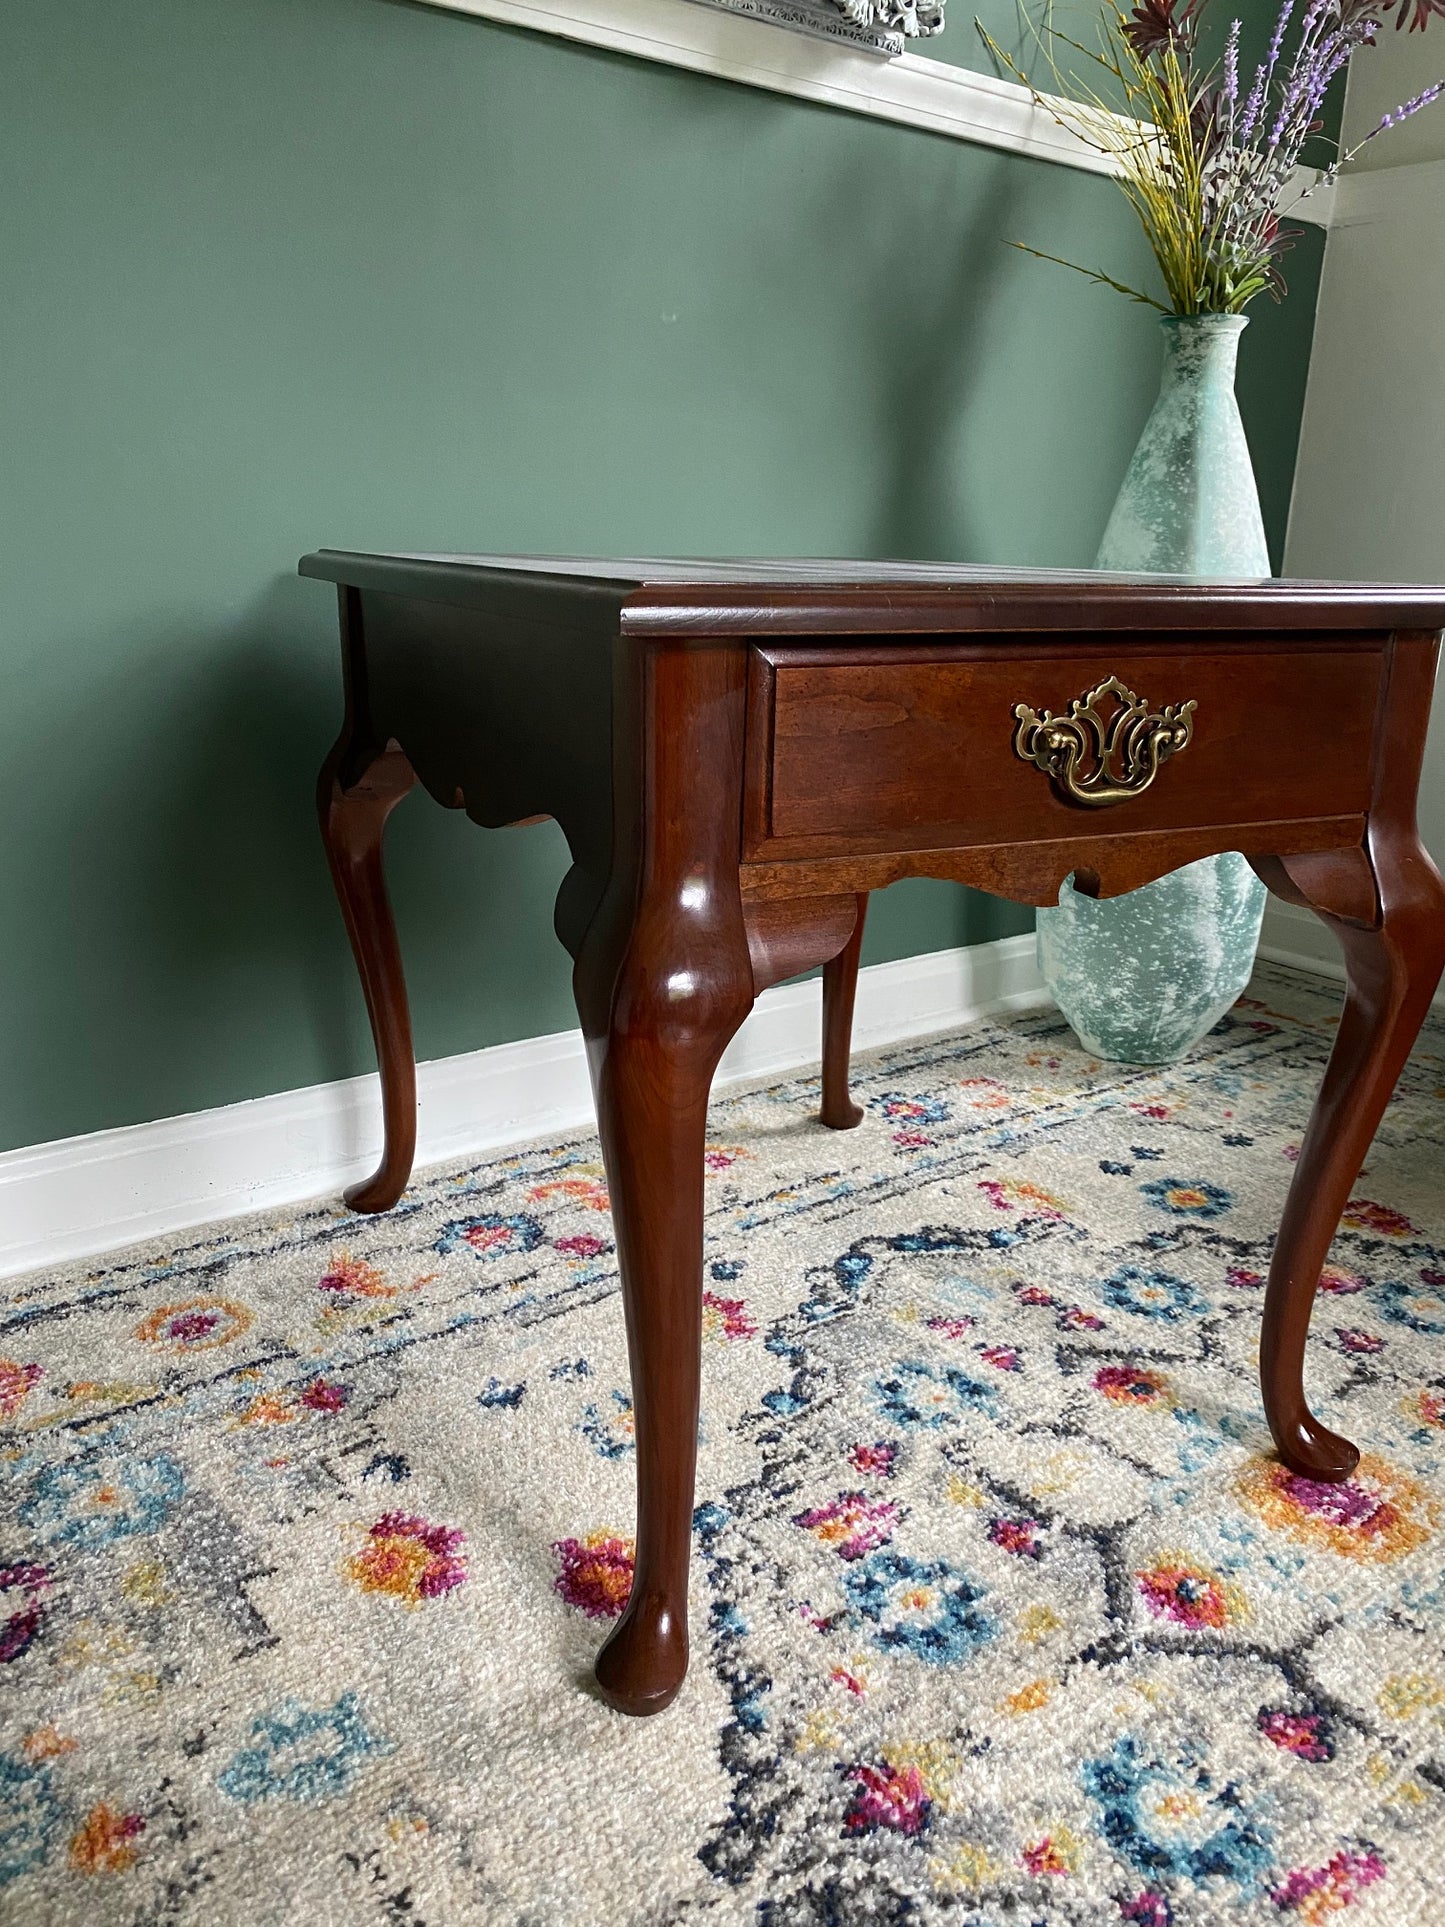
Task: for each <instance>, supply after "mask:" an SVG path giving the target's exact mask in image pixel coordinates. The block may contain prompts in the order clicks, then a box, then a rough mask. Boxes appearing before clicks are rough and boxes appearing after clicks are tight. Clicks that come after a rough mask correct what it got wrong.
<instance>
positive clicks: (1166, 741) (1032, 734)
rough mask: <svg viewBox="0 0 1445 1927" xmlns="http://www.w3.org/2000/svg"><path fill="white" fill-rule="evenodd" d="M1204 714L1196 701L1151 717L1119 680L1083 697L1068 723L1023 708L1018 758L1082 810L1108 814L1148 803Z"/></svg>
mask: <svg viewBox="0 0 1445 1927" xmlns="http://www.w3.org/2000/svg"><path fill="white" fill-rule="evenodd" d="M1109 696H1112V697H1113V699H1114V702H1115V704H1116V705H1117V707H1116V708H1115V709H1114V712H1113V714H1112V715H1111V716H1107V717H1106V716H1105V714H1104V712H1103V710H1102V708H1101V707H1100V705H1101V704H1102V703H1103V702H1104V700H1105V698H1106V697H1109ZM1198 706H1199V705H1198V704H1197V703H1196V702H1192V701H1191V702H1187V703H1166V704H1165V706H1164V707H1163V709H1159V710H1151V709H1150V707H1149V705H1148V703H1146V702H1143V701H1141V700H1140V698H1139V697H1138V696H1136V695H1135V694H1134V692H1133V690H1132V689H1126V688H1125V687H1124V685H1123V683H1121V682H1120V681H1119V678H1118V677H1117V676H1110V677H1109V679H1108V681H1107V682H1101V683H1100V684H1099V686H1098V688H1097V689H1091V690H1089V691H1088V692H1087V694H1085V695H1083V696H1076V697H1075V698H1074V700H1073V701H1072V702H1071V703H1070V704H1069V713H1068V715H1067V716H1055V715H1053V714H1052V712H1051V711H1049V710H1047V709H1046V710H1045V711H1044V713H1043V715H1042V716H1041V715H1039V713H1038V711H1037V710H1035V709H1031V708H1030V707H1029V705H1028V704H1027V703H1015V705H1014V715H1015V716H1016V717H1017V718H1018V728H1017V729H1016V730H1015V731H1014V750H1015V753H1016V754H1017V755H1019V756H1022V757H1023V759H1024V761H1025V762H1026V763H1033V764H1035V765H1036V766H1037V767H1038V768H1039V769H1041V770H1043V772H1044V773H1045V775H1046V776H1050V777H1052V778H1053V780H1054V782H1055V783H1056V784H1057V785H1058V787H1059V788H1060V789H1061V790H1062V791H1063V792H1064V794H1065V795H1066V796H1068V797H1070V798H1072V800H1073V801H1074V802H1075V803H1085V804H1087V805H1088V806H1089V808H1090V809H1104V808H1107V806H1108V805H1109V804H1110V803H1124V802H1127V801H1128V799H1129V798H1130V797H1131V796H1142V795H1143V793H1144V791H1145V790H1147V789H1148V787H1149V785H1150V784H1151V783H1152V782H1153V781H1154V778H1155V777H1156V776H1157V775H1158V774H1159V766H1160V764H1161V763H1165V762H1167V761H1168V759H1169V758H1170V757H1171V756H1175V755H1177V754H1178V753H1179V751H1180V750H1181V749H1188V747H1189V743H1190V739H1191V737H1192V736H1193V734H1194V712H1195V710H1196V709H1197V708H1198Z"/></svg>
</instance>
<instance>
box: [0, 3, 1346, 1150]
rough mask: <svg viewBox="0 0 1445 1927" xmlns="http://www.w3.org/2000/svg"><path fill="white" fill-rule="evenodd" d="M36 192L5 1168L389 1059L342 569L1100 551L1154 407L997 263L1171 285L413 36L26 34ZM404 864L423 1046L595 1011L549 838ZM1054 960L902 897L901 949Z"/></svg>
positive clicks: (1129, 354) (1052, 557) (0, 1050)
mask: <svg viewBox="0 0 1445 1927" xmlns="http://www.w3.org/2000/svg"><path fill="white" fill-rule="evenodd" d="M961 24H962V23H961ZM0 179H3V180H4V181H5V183H6V187H5V192H4V194H3V196H0V263H3V273H4V276H5V282H6V298H5V302H4V304H3V309H0V330H3V334H0V449H3V464H0V541H3V553H4V566H3V569H0V687H3V690H4V700H3V702H0V780H3V784H4V816H3V834H0V1072H3V1074H0V1145H6V1146H8V1145H15V1144H24V1143H36V1142H41V1141H44V1140H46V1139H49V1138H53V1137H58V1136H62V1135H65V1134H69V1133H72V1132H80V1131H88V1130H94V1129H97V1128H100V1127H102V1126H106V1125H113V1124H123V1123H128V1122H131V1121H134V1120H137V1119H144V1118H153V1117H160V1116H165V1115H168V1114H171V1113H175V1112H179V1111H185V1110H190V1109H195V1108H198V1107H201V1106H206V1105H211V1104H220V1103H224V1102H227V1101H230V1100H233V1099H236V1098H242V1097H246V1096H251V1095H256V1094H260V1093H264V1092H268V1091H276V1090H282V1089H286V1088H288V1087H293V1086H297V1085H305V1084H309V1083H312V1082H314V1081H316V1080H319V1079H323V1078H331V1077H337V1076H342V1075H346V1074H349V1073H351V1072H353V1071H356V1070H358V1069H361V1068H365V1067H366V1066H367V1064H368V1061H369V1058H368V1048H367V1043H366V1034H365V1021H364V1017H363V1014H362V1011H361V1006H360V999H359V996H358V994H357V992H356V989H355V986H354V984H353V981H352V975H351V968H350V963H349V959H348V958H347V955H346V952H345V946H344V942H343V939H342V935H341V929H340V923H339V920H338V918H337V915H336V912H335V910H334V908H333V905H332V903H331V901H330V898H329V886H328V884H327V880H326V876H325V871H324V866H323V863H322V860H321V856H320V851H319V847H318V845H317V842H316V836H315V830H314V825H313V820H312V813H311V812H312V805H311V789H312V783H313V778H314V771H315V768H316V766H317V764H318V763H319V761H320V759H321V756H322V754H323V753H324V751H325V749H326V747H327V744H328V742H329V740H330V737H331V735H332V734H333V732H334V728H335V723H336V718H337V713H338V684H337V661H336V645H335V637H334V606H333V603H332V600H331V597H330V595H329V593H328V591H327V590H326V589H325V588H324V587H322V586H321V585H318V584H314V583H303V582H301V581H299V580H298V579H297V578H296V577H295V576H294V574H293V569H294V565H295V561H296V558H297V557H298V555H300V554H301V553H302V552H303V551H304V550H306V549H308V548H312V547H315V546H318V545H320V544H332V545H336V546H341V547H356V548H365V547H380V548H409V547H411V548H435V549H467V548H476V549H493V550H498V549H508V548H519V549H531V550H548V549H558V550H573V551H582V552H586V551H629V550H631V551H636V550H644V551H647V550H651V551H654V552H657V551H662V552H666V551H675V552H683V553H687V552H693V553H696V552H699V551H701V552H703V553H714V554H716V553H720V552H727V551H733V552H742V553H749V552H751V553H786V552H789V551H791V552H794V553H798V552H801V553H809V552H811V553H823V554H841V555H847V554H854V555H889V554H892V555H911V556H927V555H932V556H937V557H955V558H960V559H965V560H969V559H972V560H991V561H1018V562H1051V563H1064V564H1073V563H1085V562H1087V561H1088V559H1089V556H1090V554H1091V553H1092V550H1093V547H1094V544H1095V542H1096V540H1097V538H1098V535H1099V531H1100V529H1101V527H1102V524H1103V520H1104V516H1105V513H1106V511H1107V508H1108V504H1109V500H1110V498H1111V495H1112V492H1113V490H1114V488H1115V486H1116V485H1117V481H1118V478H1119V476H1120V474H1121V473H1122V471H1123V467H1124V463H1125V461H1126V459H1127V456H1128V452H1129V449H1130V447H1131V446H1132V443H1133V441H1134V438H1135V436H1136V435H1137V432H1138V429H1139V426H1140V424H1141V422H1142V419H1143V416H1144V413H1145V412H1146V410H1147V407H1148V404H1149V401H1150V399H1151V397H1152V391H1153V387H1154V383H1155V378H1156V368H1157V362H1156V354H1155V348H1154V341H1153V334H1152V328H1151V324H1150V322H1149V320H1148V318H1147V317H1146V316H1144V315H1143V314H1142V313H1140V312H1137V311H1135V310H1131V309H1130V308H1128V307H1127V306H1126V305H1125V304H1123V303H1120V302H1118V301H1115V300H1113V299H1112V298H1110V297H1106V296H1104V295H1101V294H1099V293H1097V292H1095V291H1093V290H1091V289H1090V288H1088V287H1087V286H1085V285H1084V284H1083V283H1082V282H1080V281H1077V280H1076V279H1075V278H1073V277H1070V276H1068V275H1066V274H1064V273H1062V272H1061V271H1059V270H1052V269H1048V268H1045V267H1042V266H1040V265H1038V264H1036V263H1033V262H1030V261H1028V260H1026V259H1025V258H1024V257H1022V256H1019V255H1017V254H1013V253H1011V252H1010V251H1009V250H1008V249H1007V248H1006V247H1005V246H1004V245H1003V243H1004V242H1005V241H1006V240H1007V239H1008V238H1010V237H1013V236H1019V237H1021V238H1026V239H1028V240H1030V241H1031V242H1033V243H1034V244H1036V245H1038V246H1041V247H1045V248H1050V249H1054V250H1063V251H1065V252H1072V253H1074V254H1076V255H1081V256H1083V257H1085V258H1089V259H1097V260H1099V261H1100V262H1101V263H1103V264H1104V265H1107V266H1109V267H1110V268H1112V269H1113V270H1115V271H1119V272H1125V271H1132V272H1141V271H1143V266H1142V264H1141V262H1140V260H1139V252H1140V249H1139V243H1138V241H1137V239H1136V238H1135V235H1134V233H1133V232H1132V229H1131V226H1130V222H1129V218H1128V216H1127V214H1126V212H1125V210H1124V209H1123V207H1122V206H1121V204H1120V203H1119V202H1118V201H1117V199H1116V196H1115V193H1114V190H1113V189H1112V188H1111V187H1110V186H1109V184H1108V183H1107V182H1104V181H1100V180H1098V179H1095V178H1092V177H1089V176H1085V175H1081V174H1078V173H1074V172H1071V171H1067V170H1064V169H1060V168H1055V167H1049V166H1045V165H1041V164H1038V163H1033V162H1027V161H1022V160H1016V159H1012V158H1009V157H1006V156H1000V155H996V154H992V153H990V152H988V151H986V150H983V149H979V148H969V147H965V146H962V145H959V144H957V143H953V142H949V141H945V140H941V139H936V138H934V137H932V136H928V135H923V134H915V133H912V132H909V131H906V130H904V129H900V128H893V127H888V126H885V125H883V124H882V123H879V122H873V121H865V120H861V119H856V118H850V117H847V116H844V115H840V114H835V113H831V112H828V111H826V110H823V109H814V108H810V107H807V106H804V105H801V104H799V103H795V102H789V101H783V100H779V99H777V98H774V97H771V96H768V95H764V94H758V93H753V92H750V91H748V90H747V89H744V88H739V87H734V86H729V85H726V84H722V83H713V82H708V81H703V80H698V79H695V78H692V77H690V76H685V75H681V74H678V73H675V72H671V71H668V70H666V69H663V68H659V67H650V66H645V65H640V64H634V63H631V62H628V61H626V60H622V59H619V58H614V57H611V56H609V55H605V54H601V53H596V52H593V51H590V50H587V49H581V48H575V47H571V46H567V45H565V44H563V43H561V42H557V41H550V40H546V39H540V38H533V37H530V36H528V35H524V34H520V33H513V32H510V31H507V30H504V29H500V28H496V27H492V26H489V25H487V24H484V23H481V22H478V21H475V20H469V19H466V18H464V17H462V16H458V15H451V14H447V13H439V12H435V11H432V10H430V9H427V8H422V7H409V6H406V5H397V4H391V3H390V0H128V4H126V5H124V6H117V5H116V4H115V0H67V4H66V5H65V6H64V7H60V6H47V7H28V8H27V7H22V6H19V5H10V6H7V7H6V8H5V9H4V20H3V27H0ZM1309 259H1310V257H1308V256H1307V257H1306V262H1307V266H1308V262H1309ZM1295 279H1296V292H1295V295H1294V297H1293V299H1292V301H1291V303H1290V304H1289V305H1287V306H1286V307H1285V308H1283V309H1281V310H1279V311H1277V312H1272V313H1266V314H1264V315H1262V316H1261V318H1260V322H1259V324H1258V325H1257V326H1256V327H1255V328H1253V329H1252V330H1251V332H1250V336H1249V337H1248V339H1247V351H1246V355H1245V373H1244V393H1245V398H1246V402H1247V404H1248V405H1249V406H1250V409H1251V417H1252V428H1253V432H1254V439H1255V447H1256V453H1257V455H1258V458H1259V466H1260V473H1261V478H1262V481H1263V484H1264V487H1265V491H1266V495H1267V498H1268V506H1269V514H1270V520H1271V525H1272V527H1273V529H1274V531H1275V534H1276V536H1278V535H1279V534H1280V533H1281V532H1282V525H1283V514H1284V508H1285V503H1286V496H1287V489H1288V482H1289V476H1290V472H1291V467H1292V463H1293V452H1294V441H1295V429H1296V421H1297V415H1298V401H1299V393H1300V390H1301V387H1302V383H1303V378H1304V362H1305V357H1306V354H1307V348H1308V335H1309V327H1310V317H1311V315H1312V312H1313V295H1312V288H1311V286H1310V285H1309V283H1310V272H1298V271H1297V273H1296V277H1295ZM559 700H565V692H559ZM392 859H393V860H392V873H393V879H394V895H395V899H396V904H397V911H398V915H399V918H400V921H401V923H402V926H403V937H404V941H405V944H406V948H407V952H408V956H409V962H410V970H411V979H412V987H413V996H414V1002H415V1009H416V1028H417V1035H418V1046H419V1049H420V1052H421V1053H422V1055H424V1056H439V1055H443V1054H445V1053H448V1052H452V1051H459V1050H465V1049H469V1048H474V1047H476V1046H479V1045H483V1044H488V1043H494V1042H497V1041H501V1040H504V1039H509V1038H514V1037H519V1036H525V1035H528V1034H531V1033H534V1032H538V1031H545V1030H551V1029H557V1028H561V1027H564V1026H566V1025H568V1024H570V1023H571V1022H572V1021H573V1019H572V1013H571V1008H570V1003H569V992H568V980H567V971H566V967H565V959H564V957H563V956H562V954H561V952H560V951H559V950H558V949H557V947H556V945H555V942H554V940H553V938H552V936H551V932H550V904H551V898H552V895H553V892H554V890H555V887H556V882H557V880H558V878H559V876H560V874H561V871H562V867H563V852H562V848H561V843H560V838H559V837H558V836H557V834H556V833H555V832H554V831H552V830H550V829H546V828H543V829H534V830H528V831H511V832H505V833H502V834H498V835H495V836H488V835H486V834H483V833H481V832H479V831H477V830H475V829H473V828H472V827H471V826H469V825H468V824H467V823H466V822H465V821H464V820H463V819H462V818H460V817H459V816H454V815H451V814H448V813H445V812H442V811H439V810H436V809H433V808H431V807H429V806H428V805H427V804H426V802H425V801H424V800H415V801H413V802H411V803H409V804H408V805H407V806H406V807H405V808H404V809H403V810H402V811H401V812H399V814H398V816H397V818H396V819H395V822H394V834H393V839H392ZM1026 923H1027V918H1026V914H1023V913H1019V912H1017V911H1015V910H1013V909H1011V908H1010V907H1008V906H1001V905H995V904H991V903H989V902H987V901H986V900H982V899H979V898H973V897H970V896H968V895H967V894H966V893H964V892H961V891H959V890H956V889H953V888H950V887H948V886H944V885H929V884H917V885H910V886H899V887H898V888H897V889H895V890H894V891H892V892H889V893H888V894H887V895H886V896H884V897H883V898H882V899H881V900H880V901H879V902H878V904H877V905H876V912H875V918H874V922H873V928H872V933H871V936H870V942H869V953H868V954H869V956H870V959H873V960H876V959H880V958H884V957H889V956H897V955H906V954H908V953H910V952H912V951H916V950H926V949H932V948H937V947H940V946H943V945H947V944H952V943H957V942H961V941H965V940H971V939H976V938H981V937H985V936H992V935H996V934H999V933H1001V932H1004V931H1009V930H1015V929H1019V928H1021V927H1026Z"/></svg>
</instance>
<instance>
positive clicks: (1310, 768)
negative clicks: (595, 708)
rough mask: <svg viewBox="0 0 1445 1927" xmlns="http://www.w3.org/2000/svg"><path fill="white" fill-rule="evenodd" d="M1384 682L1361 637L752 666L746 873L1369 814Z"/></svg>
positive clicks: (896, 651) (940, 652)
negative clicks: (789, 863) (755, 865)
mask: <svg viewBox="0 0 1445 1927" xmlns="http://www.w3.org/2000/svg"><path fill="white" fill-rule="evenodd" d="M1382 664H1383V641H1382V639H1378V638H1373V637H1371V638H1366V639H1363V640H1356V639H1354V638H1344V639H1341V640H1339V641H1336V640H1334V639H1328V640H1319V639H1317V638H1312V639H1311V640H1310V641H1308V642H1307V643H1301V642H1298V641H1295V640H1293V639H1288V638H1281V639H1280V640H1278V641H1273V640H1268V639H1261V640H1259V641H1254V642H1251V643H1249V644H1248V645H1231V644H1228V643H1221V642H1219V641H1217V640H1211V639H1209V638H1204V639H1201V640H1200V641H1199V642H1198V643H1195V642H1193V641H1191V640H1189V639H1187V638H1186V639H1170V640H1168V641H1162V642H1161V641H1156V640H1153V639H1150V638H1141V637H1139V636H1137V635H1130V636H1125V637H1121V638H1118V639H1116V640H1115V639H1110V638H1108V637H1103V638H1099V639H1097V640H1095V639H1091V640H1089V641H1088V642H1080V643H1077V644H1076V643H1073V642H1070V643H1069V644H1067V645H1063V646H1053V647H1050V646H1048V645H1038V646H1036V647H1029V646H1021V645H1020V643H1019V640H1018V639H1017V638H1016V637H1012V638H1009V639H1007V640H1001V641H999V642H997V643H992V644H990V643H988V642H982V643H980V642H973V641H970V642H967V643H960V644H957V645H948V644H943V645H937V644H933V645H930V644H916V645H915V644H904V645H902V646H900V647H884V648H879V649H876V650H873V651H870V652H869V653H868V655H867V656H866V657H864V656H862V655H861V653H860V652H859V651H858V650H857V649H856V648H854V649H851V650H839V649H836V648H829V647H827V646H822V645H820V646H818V647H815V648H813V647H808V646H806V645H798V646H796V647H792V646H790V647H787V648H758V649H755V650H754V651H753V658H752V663H751V668H750V676H751V687H750V702H749V725H748V738H749V740H748V781H747V790H746V800H745V806H744V835H743V844H744V849H743V854H744V857H745V858H747V859H749V860H752V859H756V858H758V857H766V858H773V859H778V858H786V857H789V856H794V855H796V856H821V855H827V854H830V853H834V852H840V851H844V850H859V849H868V850H879V849H883V848H885V847H886V848H893V849H927V848H941V847H944V846H950V847H956V846H959V845H971V844H993V843H1005V842H1015V841H1033V840H1040V839H1047V838H1076V837H1080V836H1089V835H1109V836H1118V835H1119V834H1120V833H1127V832H1130V831H1135V830H1138V831H1148V830H1169V829H1182V828H1186V827H1198V826H1200V825H1205V824H1211V825H1229V824H1234V823H1240V824H1244V823H1262V822H1272V821H1284V820H1297V819H1301V818H1309V817H1338V816H1344V815H1349V814H1352V813H1355V812H1359V811H1363V810H1364V809H1365V808H1366V806H1367V804H1368V801H1369V795H1370V763H1371V746H1372V743H1373V739H1374V728H1375V709H1376V701H1377V697H1378V693H1379V685H1380V676H1381V669H1382ZM1101 691H1102V693H1100V692H1101ZM1091 697H1092V699H1093V700H1092V701H1090V698H1091ZM1134 697H1137V699H1138V700H1137V702H1136V703H1131V698H1134ZM1085 705H1086V706H1085ZM1031 717H1037V718H1038V719H1039V723H1038V726H1037V727H1033V726H1032V725H1031ZM1058 719H1064V720H1065V728H1064V729H1063V731H1062V734H1060V732H1058V731H1056V730H1051V728H1050V723H1051V721H1054V720H1058ZM1051 743H1052V745H1053V746H1052V747H1051V746H1050V745H1051ZM1041 765H1043V766H1041Z"/></svg>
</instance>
